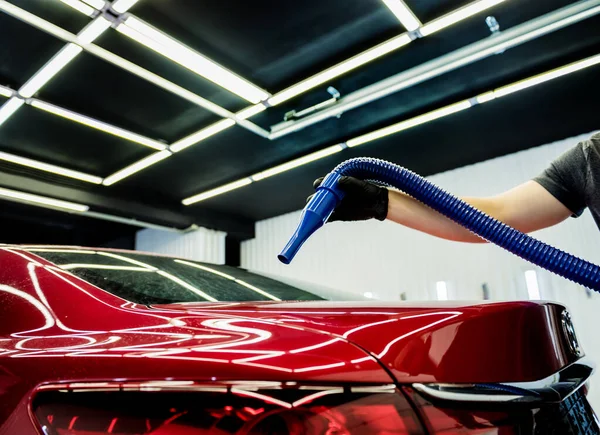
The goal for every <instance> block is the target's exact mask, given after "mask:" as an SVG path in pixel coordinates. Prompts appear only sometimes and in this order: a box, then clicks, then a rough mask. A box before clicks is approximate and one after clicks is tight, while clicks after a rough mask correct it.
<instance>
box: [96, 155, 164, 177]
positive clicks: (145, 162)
mask: <svg viewBox="0 0 600 435" xmlns="http://www.w3.org/2000/svg"><path fill="white" fill-rule="evenodd" d="M172 155H173V154H172V153H171V151H169V150H163V151H159V152H157V153H154V154H151V155H149V156H148V157H146V158H144V159H142V160H139V161H137V162H135V163H134V164H132V165H129V166H127V167H126V168H123V169H121V170H120V171H117V172H115V173H114V174H112V175H109V176H108V177H106V178H105V179H104V181H103V182H102V184H103V185H105V186H111V185H113V184H115V183H116V182H117V181H121V180H122V179H124V178H127V177H129V176H130V175H132V174H135V173H136V172H139V171H141V170H142V169H145V168H147V167H148V166H152V165H153V164H155V163H157V162H160V161H161V160H164V159H166V158H167V157H171V156H172Z"/></svg>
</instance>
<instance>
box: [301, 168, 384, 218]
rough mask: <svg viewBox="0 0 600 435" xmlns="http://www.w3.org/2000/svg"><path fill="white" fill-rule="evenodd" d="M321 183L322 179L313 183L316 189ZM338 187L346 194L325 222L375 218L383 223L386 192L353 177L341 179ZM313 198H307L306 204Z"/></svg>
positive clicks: (381, 188) (382, 188)
mask: <svg viewBox="0 0 600 435" xmlns="http://www.w3.org/2000/svg"><path fill="white" fill-rule="evenodd" d="M322 182H323V177H321V178H317V179H316V180H315V182H314V183H313V187H314V188H315V189H316V188H317V187H319V186H320V185H321V183H322ZM338 186H339V187H340V189H341V190H343V191H344V193H345V194H346V195H345V196H344V199H342V202H340V203H339V205H338V206H337V207H336V208H335V210H334V211H333V213H332V215H331V217H330V218H329V220H328V221H327V222H333V221H364V220H367V219H372V218H375V219H377V220H380V221H383V220H385V218H386V217H387V212H388V190H387V189H386V188H385V187H379V186H376V185H375V184H373V183H369V182H367V181H362V180H359V179H358V178H354V177H341V178H340V179H339V180H338ZM313 196H314V194H313V195H311V196H309V197H308V198H307V202H308V201H310V199H311V198H312V197H313Z"/></svg>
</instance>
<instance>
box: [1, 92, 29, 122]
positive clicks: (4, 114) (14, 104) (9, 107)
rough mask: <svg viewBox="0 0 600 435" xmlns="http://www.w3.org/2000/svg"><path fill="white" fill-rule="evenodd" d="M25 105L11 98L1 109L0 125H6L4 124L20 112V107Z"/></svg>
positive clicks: (19, 100)
mask: <svg viewBox="0 0 600 435" xmlns="http://www.w3.org/2000/svg"><path fill="white" fill-rule="evenodd" d="M24 103H25V101H23V100H21V99H20V98H16V97H13V98H11V99H10V100H8V101H7V102H6V103H4V104H3V105H2V107H0V125H2V124H4V122H5V121H6V120H7V119H8V118H10V117H11V116H12V114H13V113H15V112H16V111H17V110H19V107H21V106H22V105H23V104H24Z"/></svg>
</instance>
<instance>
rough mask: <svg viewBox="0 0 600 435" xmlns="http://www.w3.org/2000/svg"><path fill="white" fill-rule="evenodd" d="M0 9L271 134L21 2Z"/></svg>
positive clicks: (250, 128) (3, 0) (260, 132)
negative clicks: (20, 3)
mask: <svg viewBox="0 0 600 435" xmlns="http://www.w3.org/2000/svg"><path fill="white" fill-rule="evenodd" d="M0 11H3V12H5V13H7V14H9V15H11V16H13V17H15V18H17V19H19V20H21V21H23V22H25V23H27V24H30V25H31V26H34V27H36V28H38V29H40V30H42V31H44V32H46V33H48V34H50V35H52V36H54V37H56V38H59V39H62V40H63V41H66V42H70V43H73V44H77V45H81V47H82V48H84V49H85V50H86V51H87V52H89V53H91V54H93V55H94V56H97V57H99V58H100V59H102V60H104V61H106V62H108V63H111V64H112V65H115V66H118V67H119V68H122V69H124V70H125V71H127V72H129V73H131V74H133V75H135V76H137V77H140V78H142V79H144V80H146V81H148V82H150V83H152V84H154V85H156V86H158V87H160V88H162V89H164V90H166V91H167V92H170V93H171V94H173V95H177V96H179V97H181V98H183V99H185V100H187V101H189V102H191V103H193V104H195V105H197V106H199V107H202V108H204V109H206V110H208V111H210V112H212V113H214V114H216V115H218V116H221V117H223V118H230V119H233V120H234V121H235V122H236V123H237V124H238V125H240V126H241V127H243V128H245V129H246V130H248V131H251V132H253V133H255V134H257V135H259V136H262V137H265V138H266V137H269V132H267V131H266V130H264V129H262V128H261V127H259V126H257V125H256V124H254V123H252V122H250V121H247V120H244V119H240V118H239V117H238V116H237V115H236V114H234V113H232V112H230V111H228V110H227V109H225V108H223V107H221V106H219V105H217V104H215V103H213V102H211V101H209V100H207V99H205V98H202V97H200V96H199V95H196V94H195V93H193V92H191V91H189V90H187V89H185V88H183V87H181V86H179V85H176V84H175V83H173V82H170V81H168V80H167V79H165V78H163V77H161V76H159V75H157V74H154V73H152V72H150V71H148V70H146V69H144V68H142V67H141V66H139V65H137V64H135V63H133V62H130V61H128V60H127V59H124V58H122V57H120V56H117V55H116V54H114V53H112V52H110V51H108V50H106V49H104V48H102V47H100V46H98V45H95V44H91V43H89V44H86V43H84V42H83V41H81V40H79V38H78V37H77V36H76V35H74V34H72V33H71V32H68V31H67V30H65V29H63V28H61V27H59V26H57V25H55V24H52V23H51V22H49V21H46V20H44V19H43V18H40V17H38V16H37V15H34V14H32V13H30V12H27V11H26V10H24V9H22V8H19V7H18V6H15V5H13V4H12V3H9V2H8V1H6V0H0ZM84 30H85V29H84Z"/></svg>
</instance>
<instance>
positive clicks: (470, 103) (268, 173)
mask: <svg viewBox="0 0 600 435" xmlns="http://www.w3.org/2000/svg"><path fill="white" fill-rule="evenodd" d="M597 65H600V53H599V54H596V55H593V56H591V57H588V58H584V59H581V60H579V61H576V62H572V63H570V64H567V65H563V66H561V67H558V68H555V69H553V70H550V71H546V72H544V73H541V74H538V75H535V76H532V77H528V78H525V79H523V80H519V81H517V82H514V83H511V84H508V85H505V86H502V87H499V88H496V89H493V90H490V91H488V92H484V93H482V94H479V95H476V96H473V97H472V98H468V99H465V100H462V101H458V102H456V103H454V104H450V105H448V106H444V107H440V108H438V109H435V110H433V111H431V112H427V113H423V114H421V115H418V116H415V117H412V118H409V119H405V120H403V121H401V122H397V123H395V124H392V125H388V126H387V127H383V128H380V129H377V130H373V131H371V132H368V133H365V134H362V135H360V136H356V137H354V138H352V139H349V140H347V141H346V142H344V143H340V144H336V145H332V146H330V147H327V148H324V149H322V150H320V151H316V152H313V153H311V154H308V155H305V156H303V157H299V158H296V159H294V160H290V161H288V162H286V163H283V164H280V165H278V166H274V167H272V168H270V169H267V170H265V171H262V172H259V173H256V174H254V175H251V176H249V177H246V178H243V179H240V180H237V181H235V182H232V183H228V184H225V185H221V186H219V187H216V188H213V189H211V190H208V191H204V192H201V193H198V194H196V195H193V196H190V197H188V198H185V199H183V200H182V201H181V202H182V204H183V205H192V204H195V203H197V202H200V201H204V200H205V199H208V198H212V197H214V196H217V195H222V194H224V193H227V192H231V191H232V190H235V189H239V188H241V187H244V186H247V185H249V184H252V183H254V182H258V181H260V180H264V179H265V178H269V177H272V176H274V175H277V174H281V173H282V172H286V171H288V170H291V169H294V168H297V167H299V166H303V165H305V164H308V163H310V162H313V161H315V160H319V159H322V158H324V157H327V156H330V155H332V154H335V153H337V152H340V151H344V150H345V149H347V148H353V147H357V146H360V145H363V144H366V143H368V142H371V141H374V140H378V139H381V138H383V137H385V136H389V135H391V134H396V133H399V132H402V131H405V130H408V129H411V128H414V127H417V126H420V125H423V124H425V123H427V122H431V121H435V120H438V119H441V118H444V117H446V116H450V115H453V114H455V113H458V112H461V111H463V110H467V109H469V108H471V107H474V106H477V105H479V104H485V103H488V102H490V101H493V100H496V99H498V98H502V97H505V96H507V95H511V94H513V93H515V92H519V91H522V90H524V89H528V88H531V87H533V86H537V85H540V84H542V83H546V82H548V81H550V80H554V79H557V78H559V77H563V76H566V75H569V74H572V73H575V72H577V71H581V70H583V69H586V68H590V67H595V66H597Z"/></svg>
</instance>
